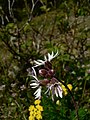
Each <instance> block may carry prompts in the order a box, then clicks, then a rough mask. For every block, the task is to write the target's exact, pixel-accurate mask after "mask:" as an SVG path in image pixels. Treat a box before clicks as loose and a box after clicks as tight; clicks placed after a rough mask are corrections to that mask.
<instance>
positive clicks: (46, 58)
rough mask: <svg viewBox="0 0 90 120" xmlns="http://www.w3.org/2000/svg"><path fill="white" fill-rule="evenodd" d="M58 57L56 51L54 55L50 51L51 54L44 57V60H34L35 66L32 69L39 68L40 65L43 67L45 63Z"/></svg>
mask: <svg viewBox="0 0 90 120" xmlns="http://www.w3.org/2000/svg"><path fill="white" fill-rule="evenodd" d="M57 55H58V51H57V53H56V54H55V55H54V52H53V51H52V53H51V54H50V53H48V56H47V57H46V56H44V60H37V61H36V60H35V61H34V62H35V66H34V67H38V66H40V65H44V64H45V62H47V61H49V62H50V61H51V60H52V59H53V58H55V57H56V56H57Z"/></svg>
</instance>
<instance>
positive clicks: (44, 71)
mask: <svg viewBox="0 0 90 120" xmlns="http://www.w3.org/2000/svg"><path fill="white" fill-rule="evenodd" d="M47 73H48V71H47V70H45V69H40V70H39V74H40V75H41V76H42V77H45V76H46V74H47Z"/></svg>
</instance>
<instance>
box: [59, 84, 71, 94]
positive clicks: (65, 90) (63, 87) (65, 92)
mask: <svg viewBox="0 0 90 120" xmlns="http://www.w3.org/2000/svg"><path fill="white" fill-rule="evenodd" d="M61 87H62V90H63V93H64V95H65V96H66V95H67V94H68V90H67V88H66V87H65V86H64V85H63V84H61ZM67 87H68V88H69V89H70V91H71V90H72V85H71V84H68V85H67Z"/></svg>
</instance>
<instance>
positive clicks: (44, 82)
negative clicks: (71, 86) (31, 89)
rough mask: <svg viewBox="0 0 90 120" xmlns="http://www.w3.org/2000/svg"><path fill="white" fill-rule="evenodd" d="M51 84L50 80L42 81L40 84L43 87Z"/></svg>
mask: <svg viewBox="0 0 90 120" xmlns="http://www.w3.org/2000/svg"><path fill="white" fill-rule="evenodd" d="M49 82H50V80H48V79H44V80H40V84H41V85H43V86H46V85H47V84H48V83H49Z"/></svg>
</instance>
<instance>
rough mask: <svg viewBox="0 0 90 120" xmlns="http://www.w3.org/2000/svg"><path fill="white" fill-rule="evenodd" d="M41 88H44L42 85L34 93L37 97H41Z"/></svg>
mask: <svg viewBox="0 0 90 120" xmlns="http://www.w3.org/2000/svg"><path fill="white" fill-rule="evenodd" d="M41 89H42V87H41V86H39V88H38V89H37V90H36V91H35V93H34V95H35V99H40V98H41Z"/></svg>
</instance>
